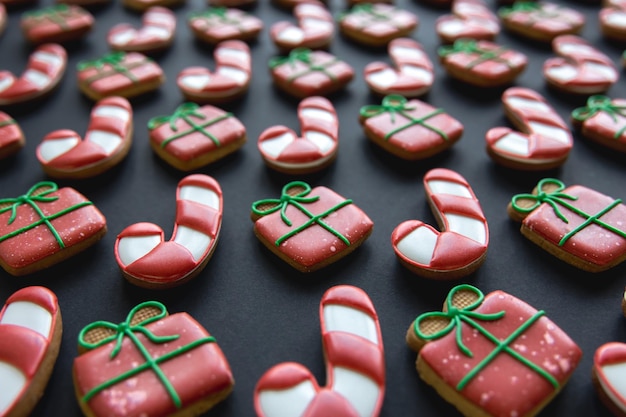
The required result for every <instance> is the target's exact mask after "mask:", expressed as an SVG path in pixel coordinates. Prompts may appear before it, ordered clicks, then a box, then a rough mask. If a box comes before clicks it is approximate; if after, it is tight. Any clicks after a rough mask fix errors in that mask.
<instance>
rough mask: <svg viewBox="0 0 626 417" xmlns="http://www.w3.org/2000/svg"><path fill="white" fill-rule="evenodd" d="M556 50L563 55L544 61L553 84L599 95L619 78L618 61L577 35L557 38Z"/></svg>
mask: <svg viewBox="0 0 626 417" xmlns="http://www.w3.org/2000/svg"><path fill="white" fill-rule="evenodd" d="M552 49H553V50H554V52H555V53H556V54H557V55H559V57H556V58H549V59H547V60H546V61H545V62H544V64H543V74H544V77H545V79H546V82H547V83H548V85H549V86H551V87H554V88H555V89H557V90H561V91H565V92H568V93H574V94H598V93H603V92H605V91H606V90H608V89H609V88H610V87H611V86H612V85H613V84H615V83H616V82H617V80H618V78H619V73H618V72H617V69H616V67H615V64H614V63H613V61H612V60H611V58H609V57H608V56H607V55H605V54H604V53H602V52H600V51H599V50H598V49H596V48H595V47H593V46H592V45H591V44H590V43H588V42H587V41H585V40H584V39H582V38H580V37H578V36H575V35H562V36H558V37H556V38H554V40H553V41H552Z"/></svg>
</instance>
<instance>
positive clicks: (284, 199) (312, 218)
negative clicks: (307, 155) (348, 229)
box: [252, 181, 352, 246]
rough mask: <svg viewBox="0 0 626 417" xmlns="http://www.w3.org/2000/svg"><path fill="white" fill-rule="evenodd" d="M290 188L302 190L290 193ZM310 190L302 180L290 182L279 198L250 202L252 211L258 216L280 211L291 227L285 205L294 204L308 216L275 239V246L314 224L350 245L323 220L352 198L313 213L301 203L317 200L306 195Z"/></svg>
mask: <svg viewBox="0 0 626 417" xmlns="http://www.w3.org/2000/svg"><path fill="white" fill-rule="evenodd" d="M292 188H294V189H297V188H302V191H300V192H299V193H297V194H292V193H290V190H291V189H292ZM310 192H311V186H310V185H309V184H307V183H305V182H302V181H293V182H290V183H289V184H287V185H285V186H284V187H283V190H282V194H281V196H280V199H273V198H268V199H264V200H259V201H255V202H254V203H253V204H252V212H253V213H254V214H256V215H258V216H266V215H268V214H272V213H275V212H277V211H280V218H281V220H282V221H283V223H285V224H286V225H287V226H289V227H291V226H292V224H293V223H292V222H291V220H290V219H289V217H287V207H289V205H292V206H294V207H295V208H297V209H298V210H300V211H301V212H302V213H304V214H305V215H306V216H307V217H309V220H307V221H306V222H304V223H303V224H301V225H300V226H298V227H296V228H295V229H293V230H291V231H290V232H289V233H287V234H285V235H283V236H281V237H279V238H278V239H276V242H275V244H276V246H280V244H281V243H283V242H284V241H286V240H287V239H289V238H290V237H292V236H294V235H296V234H298V233H300V232H301V231H303V230H306V229H308V228H309V227H311V226H313V225H314V224H317V225H319V226H321V227H323V228H324V229H326V230H327V231H329V232H330V233H332V234H333V235H335V236H336V237H338V238H339V239H340V240H341V241H342V242H343V243H345V244H346V245H347V246H350V241H349V240H348V239H347V238H346V237H345V236H343V235H342V234H341V233H340V232H338V231H337V230H335V229H333V228H332V227H331V226H330V225H328V224H327V223H326V222H324V217H326V216H328V215H330V214H332V213H334V212H336V211H337V210H339V209H340V208H342V207H344V206H347V205H348V204H352V200H344V201H342V202H341V203H339V204H337V205H335V206H334V207H331V208H329V209H328V210H325V211H324V212H323V213H320V214H313V213H311V212H310V211H309V210H307V208H306V207H304V206H303V204H309V203H313V202H315V201H318V200H319V198H320V197H319V196H312V197H307V195H308V194H309V193H310ZM262 206H270V207H268V208H265V209H262V208H260V207H262Z"/></svg>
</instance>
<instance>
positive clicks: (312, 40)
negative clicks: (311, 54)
mask: <svg viewBox="0 0 626 417" xmlns="http://www.w3.org/2000/svg"><path fill="white" fill-rule="evenodd" d="M293 14H294V17H295V18H296V19H297V25H296V24H293V23H292V22H290V21H280V22H276V23H274V24H273V25H272V27H271V28H270V37H271V39H272V41H273V42H274V44H275V45H276V46H278V47H279V48H280V49H282V50H291V49H293V48H300V47H304V48H312V49H315V48H322V47H326V46H328V45H329V44H330V42H331V40H332V38H333V34H334V28H335V25H334V18H333V16H332V14H331V13H330V11H329V10H328V8H327V7H326V6H325V5H324V4H323V3H321V2H319V1H316V0H309V1H308V2H306V3H301V4H298V5H296V6H295V7H294V9H293Z"/></svg>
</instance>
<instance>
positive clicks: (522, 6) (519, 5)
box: [498, 1, 542, 17]
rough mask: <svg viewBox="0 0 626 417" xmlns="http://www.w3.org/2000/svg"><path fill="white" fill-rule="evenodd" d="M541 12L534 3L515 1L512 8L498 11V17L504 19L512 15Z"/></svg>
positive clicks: (539, 7)
mask: <svg viewBox="0 0 626 417" xmlns="http://www.w3.org/2000/svg"><path fill="white" fill-rule="evenodd" d="M541 10H542V6H541V5H540V4H538V3H537V2H535V1H516V2H515V3H514V4H513V5H512V6H506V7H502V8H501V9H500V10H498V14H499V15H500V16H503V17H506V16H508V15H510V14H512V13H517V12H519V13H535V12H538V11H541Z"/></svg>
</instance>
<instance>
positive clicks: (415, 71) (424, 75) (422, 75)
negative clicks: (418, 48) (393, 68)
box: [400, 65, 434, 83]
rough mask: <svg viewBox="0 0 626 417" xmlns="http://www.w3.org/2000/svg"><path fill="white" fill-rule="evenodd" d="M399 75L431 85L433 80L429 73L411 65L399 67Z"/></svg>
mask: <svg viewBox="0 0 626 417" xmlns="http://www.w3.org/2000/svg"><path fill="white" fill-rule="evenodd" d="M400 73H401V74H404V75H407V76H409V77H411V78H415V79H416V80H419V81H420V82H422V83H431V82H432V81H433V79H434V76H433V74H432V73H431V72H430V71H428V70H426V69H424V68H422V67H416V66H413V65H403V66H402V67H400Z"/></svg>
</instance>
